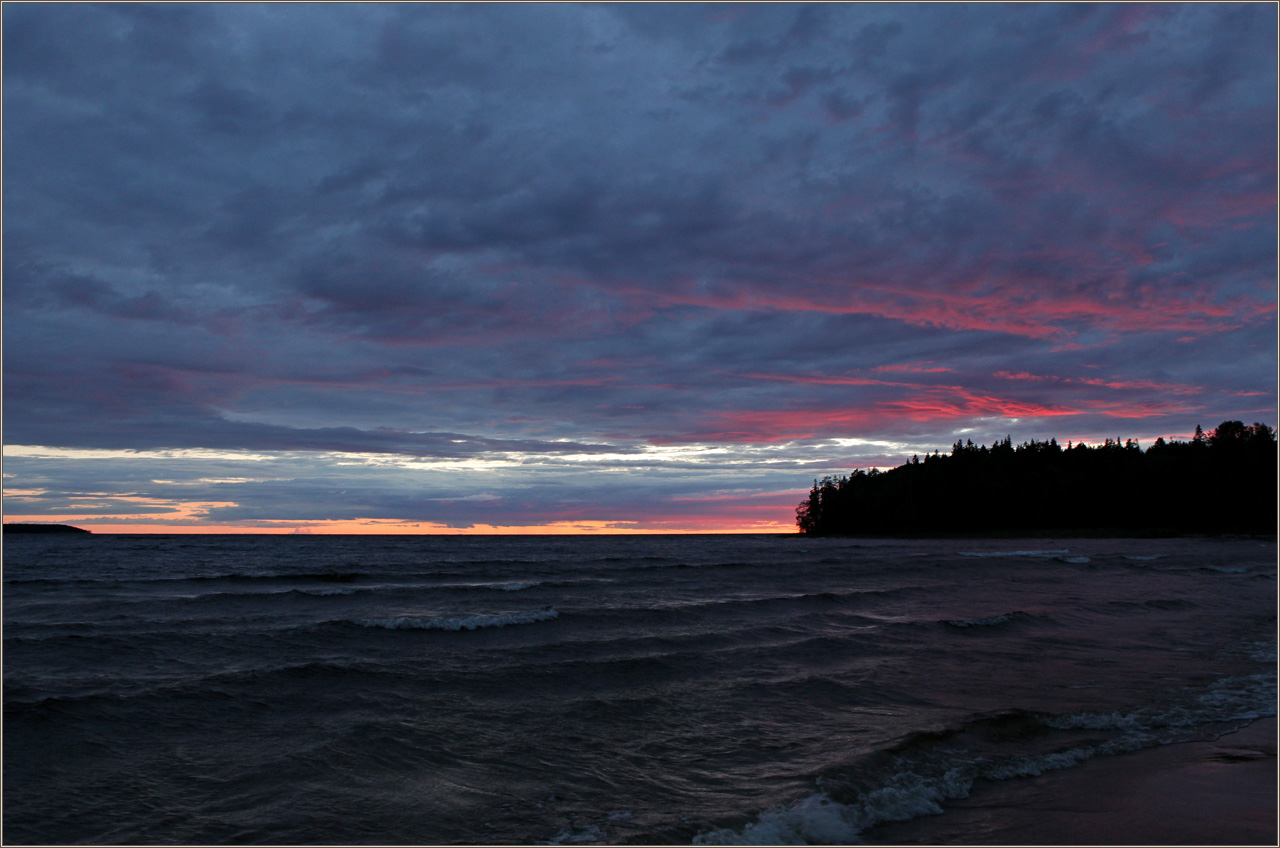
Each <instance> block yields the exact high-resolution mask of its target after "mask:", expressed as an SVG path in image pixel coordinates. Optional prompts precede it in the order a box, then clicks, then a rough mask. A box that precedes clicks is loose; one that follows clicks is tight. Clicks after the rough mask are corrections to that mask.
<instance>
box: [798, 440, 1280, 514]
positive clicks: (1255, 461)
mask: <svg viewBox="0 0 1280 848" xmlns="http://www.w3.org/2000/svg"><path fill="white" fill-rule="evenodd" d="M796 525H797V526H798V528H799V530H800V532H801V533H804V534H807V535H811V536H957V535H960V536H963V535H990V534H996V535H1039V536H1043V535H1097V536H1103V535H1120V536H1124V535H1140V536H1147V535H1149V536H1181V535H1195V534H1221V533H1239V534H1262V535H1274V534H1275V532H1276V433H1275V431H1274V430H1273V429H1272V428H1271V427H1269V426H1267V425H1266V424H1256V423H1255V424H1253V425H1245V424H1244V423H1242V422H1240V421H1224V422H1222V423H1221V424H1219V425H1218V427H1217V429H1215V430H1213V431H1212V432H1211V433H1208V434H1205V433H1204V431H1203V430H1202V429H1201V428H1200V427H1196V433H1195V437H1194V438H1193V439H1191V440H1190V441H1186V442H1183V441H1177V440H1171V441H1167V442H1166V441H1165V440H1164V439H1163V438H1161V439H1156V441H1155V444H1153V445H1152V446H1151V447H1150V448H1148V449H1147V450H1145V451H1143V450H1142V449H1141V448H1140V447H1139V445H1138V443H1137V442H1135V441H1133V440H1132V439H1130V440H1127V441H1125V442H1123V443H1122V442H1121V441H1120V440H1119V439H1118V438H1117V439H1114V440H1113V439H1107V440H1106V441H1105V442H1104V443H1103V444H1101V445H1097V446H1093V447H1090V446H1088V445H1085V444H1083V443H1080V444H1076V445H1072V444H1071V443H1070V442H1068V443H1067V446H1066V447H1063V446H1061V445H1059V444H1058V442H1057V440H1056V439H1049V440H1048V441H1047V442H1038V441H1034V440H1033V441H1030V442H1023V443H1022V444H1020V445H1017V446H1015V445H1014V444H1013V443H1012V440H1011V439H1010V438H1008V437H1005V439H1004V440H1002V441H996V442H995V443H993V444H992V445H991V447H989V448H988V447H987V446H985V445H980V446H975V445H974V444H973V442H972V441H965V442H959V441H957V442H956V443H955V444H954V445H952V448H951V453H950V454H949V455H946V454H939V453H938V452H936V451H935V452H934V453H933V455H932V456H929V455H925V457H924V458H923V459H922V458H920V457H919V456H913V457H912V458H911V460H910V461H909V462H906V463H904V464H903V465H901V466H899V467H897V468H893V469H890V470H889V471H883V472H882V471H879V470H877V469H874V468H873V469H871V470H870V471H869V472H868V471H865V470H863V469H858V470H856V471H854V472H853V473H852V474H850V475H848V476H843V477H827V478H824V479H823V480H821V481H818V480H815V481H814V484H813V489H812V491H810V492H809V497H808V499H806V500H804V501H802V502H801V503H800V505H799V506H798V507H796Z"/></svg>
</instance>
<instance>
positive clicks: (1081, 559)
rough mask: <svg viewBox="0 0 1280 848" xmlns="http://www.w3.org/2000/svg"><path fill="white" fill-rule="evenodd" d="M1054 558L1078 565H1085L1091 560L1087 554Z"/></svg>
mask: <svg viewBox="0 0 1280 848" xmlns="http://www.w3.org/2000/svg"><path fill="white" fill-rule="evenodd" d="M1054 559H1056V560H1057V561H1058V562H1071V563H1075V564H1076V565H1083V564H1084V563H1086V562H1088V561H1089V558H1088V557H1087V556H1062V557H1054Z"/></svg>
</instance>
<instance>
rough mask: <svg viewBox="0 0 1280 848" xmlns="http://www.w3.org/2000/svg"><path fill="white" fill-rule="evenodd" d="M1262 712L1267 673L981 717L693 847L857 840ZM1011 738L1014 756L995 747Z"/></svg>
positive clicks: (912, 740) (1235, 725)
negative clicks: (979, 794)
mask: <svg viewBox="0 0 1280 848" xmlns="http://www.w3.org/2000/svg"><path fill="white" fill-rule="evenodd" d="M1268 715H1275V674H1274V672H1270V673H1262V674H1257V675H1247V676H1240V677H1229V678H1223V679H1221V680H1218V681H1216V682H1215V683H1214V684H1212V685H1211V686H1209V687H1208V689H1207V690H1205V691H1203V692H1201V693H1199V694H1198V695H1196V696H1195V697H1194V698H1191V699H1190V700H1189V701H1187V702H1185V703H1183V704H1173V705H1166V706H1163V707H1158V708H1157V707H1152V708H1146V709H1137V710H1133V711H1130V712H1115V713H1109V714H1102V713H1086V712H1081V713H1073V714H1069V715H1052V714H1047V713H1035V712H1030V711H1022V710H1013V711H1009V712H1006V713H1000V714H995V715H991V716H982V717H978V718H976V719H974V720H971V721H969V722H967V723H964V724H962V725H960V726H958V727H953V728H944V729H942V730H939V731H924V732H916V733H912V734H908V735H907V736H906V737H903V738H902V739H901V740H899V741H898V743H897V744H892V745H890V746H888V747H886V748H884V749H881V750H880V751H877V752H872V753H871V754H869V755H867V756H866V757H864V758H862V760H861V761H860V762H859V763H858V764H857V766H856V767H854V768H852V769H848V770H842V771H840V772H836V773H832V774H829V775H825V776H822V777H819V778H818V779H817V787H818V789H819V791H818V792H816V793H813V794H810V795H807V796H805V797H803V798H800V799H799V800H796V801H793V802H790V803H785V804H780V805H777V806H774V807H771V808H769V809H768V810H765V811H764V812H763V813H761V814H759V815H758V816H757V817H756V818H755V820H754V821H750V822H748V823H747V824H745V825H741V826H739V827H736V828H734V827H721V828H714V829H711V830H707V831H704V832H702V833H699V834H698V835H697V836H696V837H695V838H694V840H693V841H694V843H695V844H701V845H744V844H745V845H794V844H852V843H857V842H860V841H862V839H861V836H862V834H863V833H864V832H865V831H866V830H868V829H869V828H871V827H874V826H875V825H878V824H883V823H887V822H896V821H906V820H908V819H912V818H916V817H918V816H922V815H936V814H939V813H941V812H943V808H942V804H943V802H945V801H948V800H953V799H957V798H963V797H967V796H968V795H969V792H970V791H971V789H972V788H973V785H974V783H975V782H976V781H978V780H991V781H997V780H1009V779H1013V778H1021V777H1031V776H1035V775H1040V774H1044V773H1045V772H1047V771H1052V770H1056V769H1062V768H1069V767H1071V766H1075V765H1078V764H1080V763H1082V762H1084V761H1086V760H1089V759H1092V758H1094V757H1098V756H1111V755H1115V754H1122V753H1126V752H1129V751H1136V750H1140V749H1143V748H1149V747H1154V746H1158V745H1164V744H1173V743H1176V742H1182V741H1189V740H1191V739H1203V738H1218V737H1220V736H1222V735H1223V734H1225V733H1230V732H1232V731H1234V730H1238V729H1240V728H1242V727H1244V726H1245V725H1247V724H1248V723H1249V722H1251V721H1253V720H1255V719H1257V718H1261V717H1264V716H1268ZM1099 731H1101V732H1103V736H1101V738H1100V737H1099V736H1098V734H1097V732H1099ZM1010 742H1013V743H1014V745H1015V746H1016V747H1015V749H1014V750H1013V751H1008V750H1000V749H999V746H1000V745H1002V744H1003V745H1007V744H1008V743H1010ZM1019 748H1020V749H1022V750H1018V749H1019Z"/></svg>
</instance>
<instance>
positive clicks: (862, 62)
mask: <svg viewBox="0 0 1280 848" xmlns="http://www.w3.org/2000/svg"><path fill="white" fill-rule="evenodd" d="M3 16H4V56H3V68H4V160H3V162H4V166H3V169H4V173H3V176H4V201H3V209H4V413H3V423H4V512H5V520H7V521H41V522H44V521H52V522H60V523H71V524H75V525H77V526H81V527H85V528H87V529H91V530H94V531H95V532H281V533H294V532H299V533H307V532H311V533H326V532H362V533H392V532H412V533H425V532H439V533H535V532H536V533H542V532H564V533H584V532H606V533H607V532H793V531H794V530H795V526H794V517H795V515H794V513H795V506H796V504H797V503H798V502H799V501H800V500H801V499H802V498H803V497H804V495H805V494H806V493H807V491H808V489H809V487H810V486H811V485H812V483H813V481H814V480H815V479H817V478H821V477H823V476H826V475H828V474H844V473H848V472H849V471H851V470H852V469H854V468H867V467H880V468H885V467H889V466H895V465H899V464H901V463H902V462H903V461H905V460H908V459H910V457H911V456H912V455H913V454H921V455H923V454H925V453H932V452H933V451H935V450H940V451H942V452H944V453H945V452H947V451H949V449H950V446H951V444H952V443H953V442H954V441H956V440H957V439H972V440H973V441H974V442H975V443H990V442H991V441H993V440H995V439H1002V438H1004V437H1005V436H1006V435H1008V436H1010V437H1012V439H1013V440H1014V442H1015V443H1018V442H1021V441H1023V440H1026V439H1033V438H1034V439H1047V438H1049V437H1051V436H1052V437H1055V438H1057V439H1058V441H1059V442H1063V443H1065V442H1067V441H1068V440H1074V441H1080V440H1085V441H1088V442H1090V443H1092V442H1095V441H1097V442H1100V441H1101V440H1102V439H1104V438H1107V437H1111V438H1123V439H1128V438H1134V439H1137V440H1139V442H1140V444H1142V445H1143V446H1144V447H1146V446H1148V445H1149V444H1150V443H1151V442H1152V441H1153V440H1154V439H1155V438H1156V437H1158V436H1164V437H1166V438H1168V437H1177V438H1187V437H1189V436H1190V434H1191V433H1192V431H1193V430H1194V429H1195V427H1196V425H1198V424H1199V425H1203V426H1204V428H1205V429H1206V430H1209V429H1211V428H1212V427H1214V426H1216V425H1217V424H1218V423H1219V422H1221V421H1223V420H1235V419H1238V420H1242V421H1244V422H1245V423H1252V422H1254V421H1261V422H1264V423H1268V424H1271V425H1274V424H1275V423H1276V413H1275V410H1276V377H1277V374H1276V340H1277V339H1276V284H1277V266H1276V259H1277V252H1276V237H1277V230H1276V222H1277V219H1276V197H1277V193H1276V123H1277V114H1276V98H1277V90H1276V79H1277V72H1276V24H1277V7H1276V6H1275V5H1274V4H1271V3H1254V4H1229V3H1226V4H1196V3H1192V4H1169V5H1164V4H1141V5H1137V4H1135V5H1125V4H1030V5H1002V4H994V5H988V4H938V5H931V4H921V5H914V4H847V5H846V4H834V5H793V4H753V5H732V4H715V5H686V4H679V5H661V4H634V5H632V4H619V5H608V4H605V5H594V4H581V5H551V4H547V5H544V4H532V5H523V4H510V5H508V4H502V5H487V4H475V5H473V4H459V5H437V4H426V5H417V4H406V5H398V4H388V5H382V4H315V5H313V4H254V3H248V4H190V5H181V4H180V5H155V4H123V5H75V4H23V3H5V4H4V7H3Z"/></svg>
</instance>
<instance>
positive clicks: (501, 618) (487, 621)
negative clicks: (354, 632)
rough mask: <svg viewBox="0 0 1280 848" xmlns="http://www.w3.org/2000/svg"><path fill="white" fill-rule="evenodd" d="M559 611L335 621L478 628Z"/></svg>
mask: <svg viewBox="0 0 1280 848" xmlns="http://www.w3.org/2000/svg"><path fill="white" fill-rule="evenodd" d="M559 617H560V613H559V612H557V611H556V610H554V609H551V608H550V607H547V608H546V609H540V610H533V611H530V612H509V613H503V614H501V615H468V616H463V617H461V618H414V617H410V616H401V617H399V618H360V619H355V620H352V621H347V620H343V621H341V622H335V623H353V624H358V625H360V626H361V627H381V628H383V629H385V630H479V629H480V628H483V627H506V626H507V625H509V624H533V623H535V622H539V621H550V620H551V619H554V618H559Z"/></svg>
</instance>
